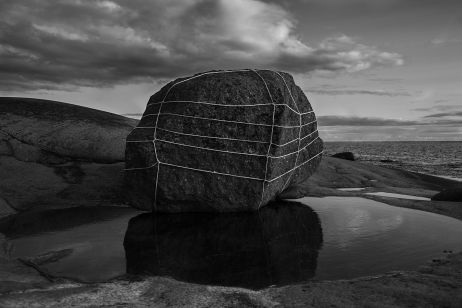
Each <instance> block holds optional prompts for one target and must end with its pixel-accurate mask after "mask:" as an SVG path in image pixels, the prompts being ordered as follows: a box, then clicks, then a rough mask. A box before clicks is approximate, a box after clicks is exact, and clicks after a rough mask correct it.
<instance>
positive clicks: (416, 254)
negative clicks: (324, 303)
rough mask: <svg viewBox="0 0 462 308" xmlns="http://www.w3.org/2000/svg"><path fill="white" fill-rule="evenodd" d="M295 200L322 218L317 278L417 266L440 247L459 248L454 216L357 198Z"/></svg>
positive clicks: (439, 251) (461, 226) (461, 243)
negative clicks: (322, 238)
mask: <svg viewBox="0 0 462 308" xmlns="http://www.w3.org/2000/svg"><path fill="white" fill-rule="evenodd" d="M298 201H300V202H302V203H304V204H306V205H308V206H310V207H311V208H313V209H314V210H315V212H316V213H318V215H319V217H320V220H321V225H322V228H323V235H324V244H323V248H322V250H321V251H320V254H319V259H318V269H317V275H316V278H318V279H335V278H337V277H338V275H339V273H341V276H342V277H343V278H349V277H357V276H361V275H372V274H378V273H381V272H383V271H390V270H402V269H416V268H417V267H418V266H420V265H423V264H424V263H425V262H427V261H429V260H431V259H432V258H434V257H438V256H440V255H442V252H443V251H444V250H462V239H461V238H460V234H462V223H461V222H460V221H458V220H456V219H453V218H449V217H445V216H441V215H437V214H433V213H427V212H422V211H417V210H411V209H405V208H399V207H394V206H389V205H386V204H383V203H380V202H376V201H373V200H368V199H363V198H357V197H349V198H345V197H327V198H311V197H307V198H302V199H299V200H298Z"/></svg>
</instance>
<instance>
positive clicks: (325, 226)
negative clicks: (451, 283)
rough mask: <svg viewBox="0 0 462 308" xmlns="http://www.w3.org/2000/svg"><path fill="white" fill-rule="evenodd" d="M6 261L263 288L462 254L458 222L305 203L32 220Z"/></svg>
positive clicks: (99, 211) (352, 202)
mask: <svg viewBox="0 0 462 308" xmlns="http://www.w3.org/2000/svg"><path fill="white" fill-rule="evenodd" d="M0 232H1V233H3V234H4V239H3V240H2V239H1V237H0V244H1V251H0V255H1V256H3V257H7V258H18V257H21V258H33V257H36V256H38V255H42V254H45V253H49V252H51V251H63V250H65V251H66V253H65V254H63V256H64V257H62V258H61V259H59V260H51V261H46V260H45V261H43V260H42V261H41V262H42V263H41V265H40V266H41V267H42V268H44V269H46V270H47V271H49V272H50V273H51V274H53V275H56V276H66V277H74V278H78V279H81V280H84V281H102V280H107V279H110V278H113V277H116V276H119V275H123V274H125V273H127V272H128V273H129V274H141V275H160V276H170V277H174V278H175V279H178V280H181V281H188V282H195V283H206V284H217V285H228V286H243V287H249V288H256V289H258V288H263V287H266V286H269V285H284V284H291V283H296V282H301V281H306V280H309V279H345V278H353V277H359V276H363V275H375V274H380V273H384V272H387V271H391V270H412V269H417V268H418V267H419V266H420V265H423V264H425V263H426V262H428V261H430V260H431V259H432V258H437V257H440V256H443V255H444V253H443V251H445V250H452V251H454V252H456V251H460V250H462V222H460V221H459V220H456V219H453V218H449V217H445V216H441V215H436V214H432V213H427V212H421V211H416V210H411V209H404V208H398V207H393V206H389V205H386V204H383V203H380V202H376V201H372V200H368V199H363V198H357V197H348V198H345V197H326V198H312V197H307V198H302V199H298V200H294V201H284V202H279V203H277V204H274V205H272V206H267V207H265V208H263V209H261V210H260V212H259V213H253V214H249V213H235V214H226V215H214V214H174V215H167V214H165V215H156V216H153V215H151V214H140V212H137V211H135V210H132V209H126V208H117V207H104V208H94V207H89V208H79V209H62V210H53V211H46V212H40V213H28V214H22V215H19V216H16V217H15V218H13V219H9V220H4V221H1V222H0Z"/></svg>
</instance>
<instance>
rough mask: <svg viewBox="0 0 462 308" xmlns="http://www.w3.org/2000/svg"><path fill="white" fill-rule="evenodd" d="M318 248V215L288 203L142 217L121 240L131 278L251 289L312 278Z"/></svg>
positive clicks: (320, 230)
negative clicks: (240, 210)
mask: <svg viewBox="0 0 462 308" xmlns="http://www.w3.org/2000/svg"><path fill="white" fill-rule="evenodd" d="M321 245H322V229H321V223H320V220H319V217H318V215H317V214H316V213H315V212H314V211H313V210H312V209H311V208H309V207H308V206H306V205H304V204H301V203H298V202H287V201H279V202H278V203H274V204H271V205H268V206H266V207H264V208H262V209H261V210H260V211H259V212H258V213H229V214H226V215H223V214H216V213H182V214H178V213H176V214H156V215H154V216H153V215H152V214H150V213H145V214H141V215H139V216H136V217H134V218H132V219H131V220H130V222H129V224H128V228H127V233H126V234H125V240H124V247H125V256H126V259H127V273H129V274H149V275H155V276H168V277H173V278H175V279H178V280H182V281H187V282H193V283H201V284H212V285H225V286H239V287H247V288H252V289H259V288H263V287H267V286H270V285H286V284H290V283H295V282H300V281H306V280H308V279H309V278H311V277H313V276H314V274H315V271H316V264H317V257H318V250H319V249H320V248H321Z"/></svg>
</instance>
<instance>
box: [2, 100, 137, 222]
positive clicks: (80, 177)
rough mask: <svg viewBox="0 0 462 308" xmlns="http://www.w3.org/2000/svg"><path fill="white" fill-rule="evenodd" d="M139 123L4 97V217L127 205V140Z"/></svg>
mask: <svg viewBox="0 0 462 308" xmlns="http://www.w3.org/2000/svg"><path fill="white" fill-rule="evenodd" d="M136 123H137V121H136V120H133V119H128V118H125V117H122V116H119V115H116V114H112V113H108V112H104V111H100V110H95V109H90V108H85V107H81V106H75V105H71V104H66V103H60V102H55V101H47V100H39V99H31V98H16V97H0V217H2V216H8V215H11V214H13V213H14V212H16V211H19V212H22V211H24V210H28V209H38V208H61V207H70V206H80V205H85V206H89V205H104V204H113V203H116V204H121V203H124V198H123V197H124V194H123V163H122V161H124V160H125V139H126V137H127V135H128V134H129V132H130V131H131V130H132V129H133V127H135V125H136Z"/></svg>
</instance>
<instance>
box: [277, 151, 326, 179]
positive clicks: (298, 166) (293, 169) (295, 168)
mask: <svg viewBox="0 0 462 308" xmlns="http://www.w3.org/2000/svg"><path fill="white" fill-rule="evenodd" d="M322 153H323V151H321V152H319V153H318V154H316V155H314V156H313V157H311V158H310V159H308V160H307V161H305V162H303V163H301V164H300V165H297V166H296V167H294V168H292V169H290V170H289V171H287V172H284V173H283V174H281V175H279V176H277V177H275V178H274V179H271V180H270V181H268V182H270V183H271V182H273V181H276V180H277V179H279V178H281V177H283V176H284V175H286V174H287V173H289V172H293V171H295V170H297V169H298V168H300V167H301V166H303V165H305V164H307V163H308V162H310V161H311V160H313V159H314V158H316V157H318V156H319V155H321V154H322Z"/></svg>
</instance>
